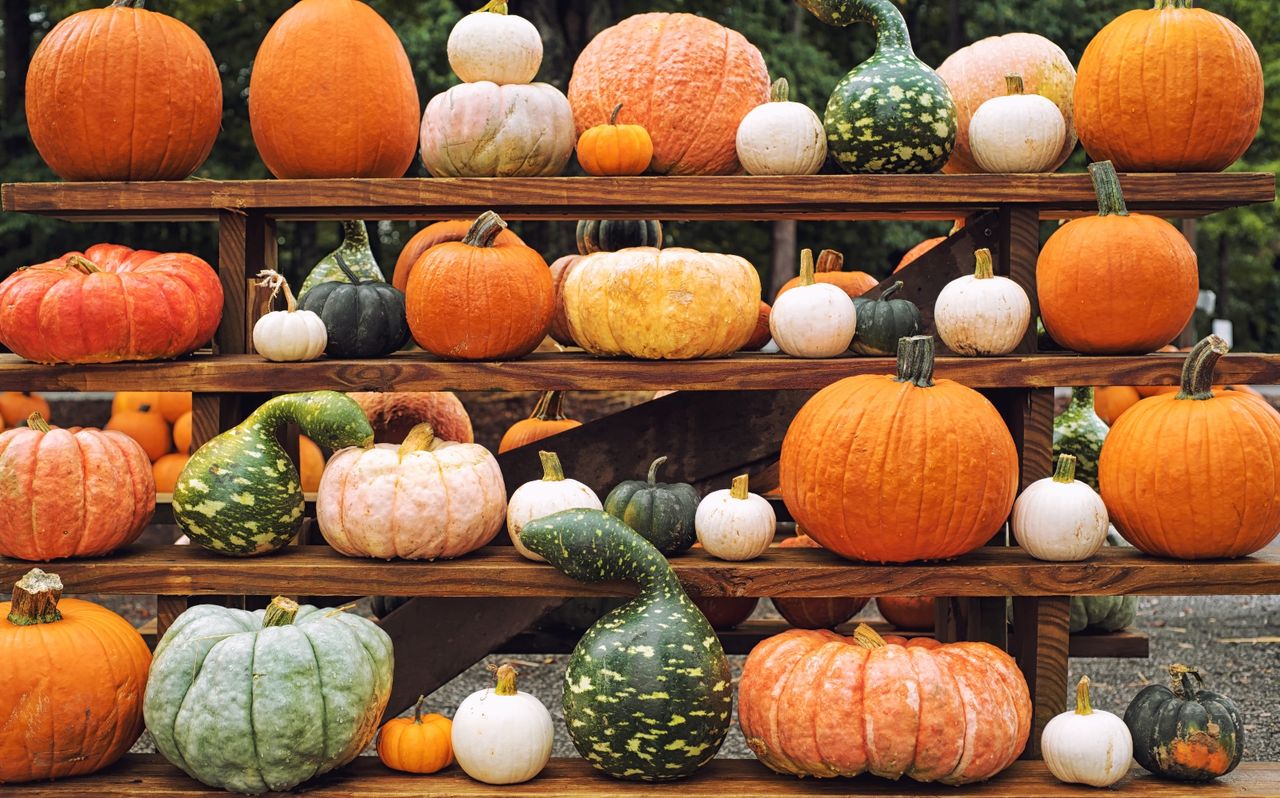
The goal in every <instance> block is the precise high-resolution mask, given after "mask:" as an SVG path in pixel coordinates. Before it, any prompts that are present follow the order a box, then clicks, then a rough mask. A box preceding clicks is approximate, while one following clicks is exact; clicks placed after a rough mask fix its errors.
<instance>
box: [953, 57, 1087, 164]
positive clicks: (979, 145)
mask: <svg viewBox="0 0 1280 798" xmlns="http://www.w3.org/2000/svg"><path fill="white" fill-rule="evenodd" d="M1005 83H1006V85H1007V87H1008V93H1007V94H1006V95H1005V96H1004V97H992V98H991V99H990V100H987V101H986V102H984V103H983V104H982V105H980V106H978V110H977V111H974V113H973V118H971V119H970V120H969V149H970V151H972V152H973V159H974V160H975V161H977V162H978V166H980V167H982V170H983V171H984V172H992V173H1006V172H1013V173H1018V172H1050V171H1053V170H1054V169H1055V168H1056V167H1057V165H1058V162H1059V161H1060V160H1061V157H1060V156H1061V155H1062V145H1063V143H1064V142H1065V141H1066V139H1067V122H1066V120H1065V119H1063V118H1062V111H1061V110H1060V109H1059V108H1058V106H1057V105H1056V104H1054V102H1053V101H1052V100H1050V99H1049V98H1047V97H1041V96H1040V95H1039V94H1023V93H1022V91H1023V90H1022V76H1021V75H1006V76H1005Z"/></svg>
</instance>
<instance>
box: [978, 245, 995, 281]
mask: <svg viewBox="0 0 1280 798" xmlns="http://www.w3.org/2000/svg"><path fill="white" fill-rule="evenodd" d="M973 263H974V267H973V276H974V277H975V278H977V279H979V280H990V279H991V278H992V277H995V276H996V271H995V268H994V267H993V266H992V264H991V250H989V249H987V248H986V247H983V248H982V249H979V250H976V251H974V253H973Z"/></svg>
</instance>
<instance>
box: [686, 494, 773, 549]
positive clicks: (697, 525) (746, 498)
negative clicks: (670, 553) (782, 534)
mask: <svg viewBox="0 0 1280 798" xmlns="http://www.w3.org/2000/svg"><path fill="white" fill-rule="evenodd" d="M747 480H748V477H747V475H746V474H742V475H740V476H737V477H734V478H733V485H732V487H730V488H728V489H726V490H717V491H714V492H712V493H709V494H707V495H706V496H705V497H703V499H702V501H701V502H699V503H698V511H697V512H696V513H695V514H694V516H693V527H694V531H695V533H696V534H697V536H698V542H699V543H701V544H702V547H703V548H705V549H706V550H707V553H708V554H710V555H711V556H712V557H717V558H719V559H721V560H729V561H731V562H739V561H742V560H754V559H755V558H757V557H759V556H760V555H761V554H764V553H765V552H766V551H768V550H769V545H770V544H771V543H773V535H774V532H775V531H776V530H777V526H778V518H777V516H776V515H774V512H773V507H772V506H771V505H770V504H769V502H768V501H767V500H766V499H765V498H764V497H763V496H758V495H756V494H754V493H751V492H749V491H748V490H747V487H748V482H747Z"/></svg>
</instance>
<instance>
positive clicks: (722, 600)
mask: <svg viewBox="0 0 1280 798" xmlns="http://www.w3.org/2000/svg"><path fill="white" fill-rule="evenodd" d="M697 545H698V544H696V543H695V544H694V546H695V547H696V546H697ZM689 598H690V600H692V601H693V604H694V606H695V607H697V608H698V611H699V612H701V613H702V614H703V616H704V617H706V619H707V623H709V624H711V628H712V629H715V630H716V631H717V632H726V631H728V630H730V629H734V628H736V627H738V626H741V625H742V624H743V623H746V621H747V619H748V618H750V617H751V615H752V613H754V612H755V611H756V605H757V604H759V603H760V599H758V598H737V597H724V596H690V597H689Z"/></svg>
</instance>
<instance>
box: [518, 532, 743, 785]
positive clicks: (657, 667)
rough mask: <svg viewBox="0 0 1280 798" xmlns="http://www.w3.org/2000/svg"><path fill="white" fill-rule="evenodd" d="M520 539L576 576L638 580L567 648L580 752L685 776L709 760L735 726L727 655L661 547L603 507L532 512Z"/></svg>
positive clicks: (570, 721)
mask: <svg viewBox="0 0 1280 798" xmlns="http://www.w3.org/2000/svg"><path fill="white" fill-rule="evenodd" d="M520 540H521V541H522V542H523V543H524V545H525V546H527V547H528V548H529V550H530V551H533V552H534V553H536V554H539V555H541V556H542V557H544V558H546V560H547V561H548V562H549V563H551V564H552V565H554V566H555V567H556V568H559V569H560V570H561V571H564V572H565V573H566V574H568V575H569V576H570V577H572V578H574V579H577V580H578V581H581V582H629V583H631V584H634V585H636V586H637V587H639V589H640V593H639V595H638V596H636V597H635V598H634V599H632V600H630V601H628V602H627V603H626V604H624V605H622V606H621V607H619V608H617V609H615V610H613V611H611V612H609V613H608V614H607V615H605V616H604V617H603V618H601V619H600V621H599V622H597V623H596V624H595V625H594V626H592V627H591V628H590V629H588V630H587V632H586V634H584V635H583V636H582V639H581V640H580V641H579V642H578V645H577V647H575V648H574V650H573V655H572V656H570V657H569V663H568V666H567V668H566V671H565V681H564V719H565V725H566V726H567V727H568V729H569V737H570V739H571V740H573V744H574V747H576V748H577V749H578V753H580V754H582V756H583V757H584V758H585V759H586V760H587V761H588V762H590V763H591V764H592V765H593V766H594V767H596V768H597V769H599V770H602V771H604V772H605V773H608V774H609V775H610V776H613V777H615V778H619V779H629V780H638V781H667V780H670V779H678V778H683V777H685V776H688V775H690V774H692V773H693V772H694V771H696V770H697V769H698V768H700V767H702V766H703V765H705V764H706V763H707V762H709V761H710V760H711V758H712V757H714V756H715V755H716V751H718V750H719V749H720V744H721V743H723V742H724V738H725V735H726V734H728V733H729V713H730V710H731V709H732V708H733V682H732V676H731V674H730V672H729V661H728V660H727V659H726V658H725V655H724V649H723V648H722V647H721V645H720V638H718V637H717V636H716V633H715V630H714V629H712V628H711V624H710V623H709V622H708V621H707V619H706V617H705V616H703V614H702V612H701V611H699V610H698V608H697V606H695V605H694V603H693V601H692V600H690V598H689V597H688V596H687V595H686V594H685V592H684V589H683V588H682V587H681V586H680V581H679V580H678V579H676V576H675V574H674V573H673V572H672V571H671V565H670V564H669V563H668V562H667V560H666V558H665V557H663V556H662V553H661V552H659V551H658V550H657V549H656V548H654V547H653V545H652V544H651V543H649V542H648V541H647V540H645V539H644V538H642V537H640V536H639V535H637V534H636V533H635V532H634V531H633V530H632V529H630V528H629V527H627V525H626V524H623V523H622V522H621V521H619V520H618V519H616V518H614V517H613V516H610V515H608V514H607V513H603V512H600V511H599V510H564V511H562V512H559V513H556V514H554V515H549V516H547V517H545V518H540V519H538V520H535V521H531V522H529V523H528V524H526V525H525V527H524V530H523V531H522V532H521V533H520Z"/></svg>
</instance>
